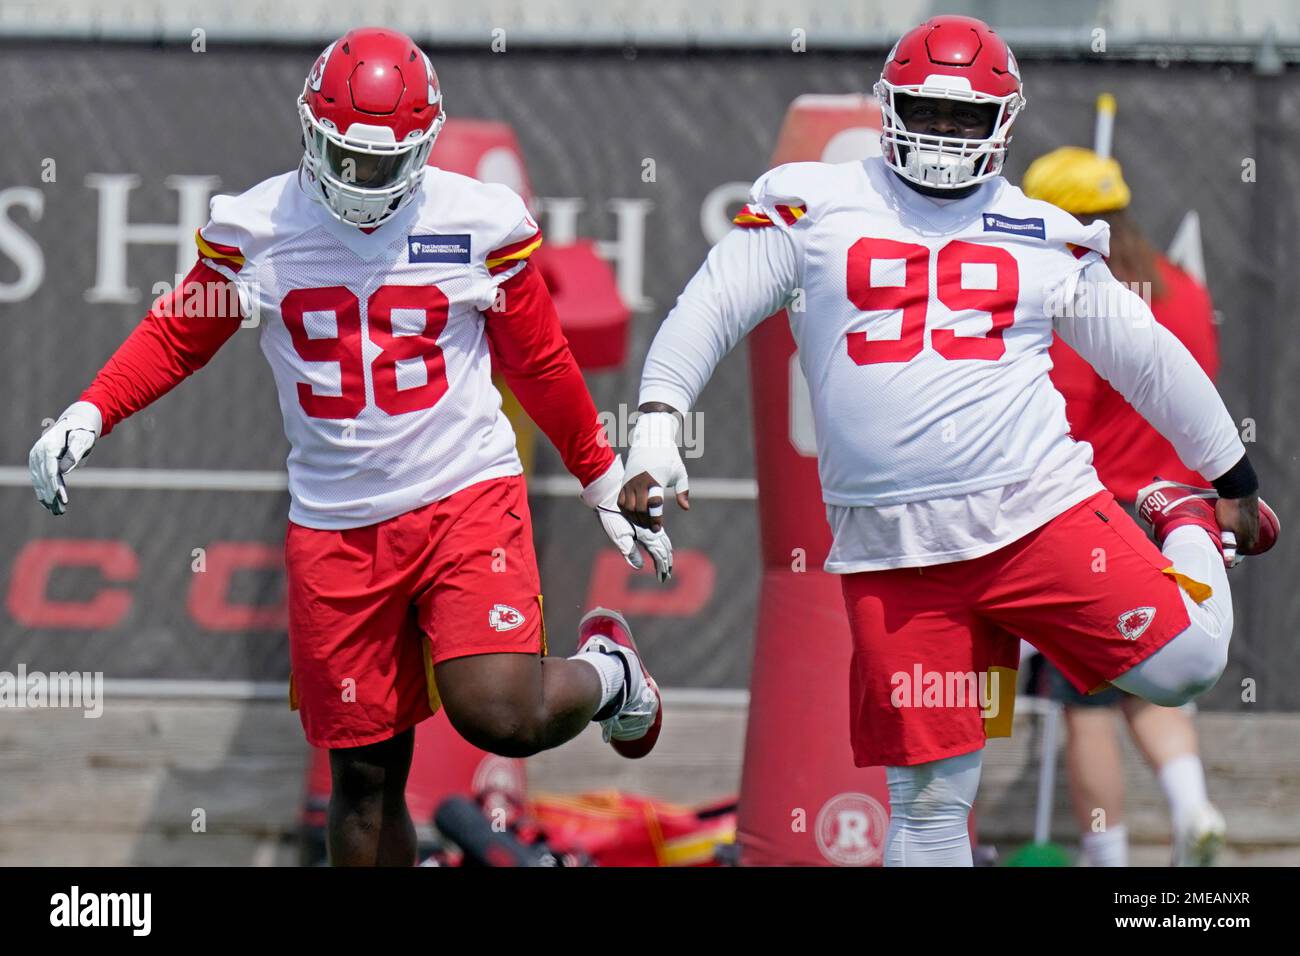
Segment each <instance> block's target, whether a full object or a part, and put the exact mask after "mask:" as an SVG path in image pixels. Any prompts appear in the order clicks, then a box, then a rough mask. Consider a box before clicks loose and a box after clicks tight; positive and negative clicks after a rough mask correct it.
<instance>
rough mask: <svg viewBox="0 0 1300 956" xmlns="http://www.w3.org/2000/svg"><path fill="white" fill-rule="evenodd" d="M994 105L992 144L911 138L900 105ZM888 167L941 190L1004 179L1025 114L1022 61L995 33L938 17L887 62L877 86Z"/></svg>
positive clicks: (979, 24)
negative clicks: (906, 100)
mask: <svg viewBox="0 0 1300 956" xmlns="http://www.w3.org/2000/svg"><path fill="white" fill-rule="evenodd" d="M900 94H902V95H905V96H915V97H924V98H930V99H947V100H959V101H961V102H964V103H993V104H996V105H997V108H998V109H997V115H996V118H995V119H994V122H993V129H992V132H991V133H990V135H989V136H988V138H987V139H963V138H961V137H957V136H933V135H928V134H921V133H913V132H910V131H909V130H908V129H907V127H906V126H905V125H904V123H903V120H902V118H901V117H900V116H899V113H898V109H897V106H898V103H897V97H898V96H899V95H900ZM876 98H877V99H879V100H880V112H881V118H882V125H883V132H882V133H881V136H880V149H881V152H882V153H883V154H884V158H885V162H886V163H888V164H889V165H890V167H891V168H892V169H893V170H894V171H895V172H896V173H898V174H899V175H900V176H903V177H904V178H906V179H908V180H910V181H911V182H914V183H917V184H918V185H921V186H928V187H932V188H935V189H960V188H962V187H965V186H970V185H972V184H974V183H981V182H983V181H984V180H986V179H991V178H992V177H994V176H996V175H997V174H998V173H999V172H1001V171H1002V163H1003V162H1004V161H1005V159H1006V155H1007V144H1008V143H1009V142H1010V141H1011V124H1012V123H1014V122H1015V121H1016V116H1017V115H1018V114H1019V113H1020V111H1021V110H1022V109H1023V108H1024V105H1025V97H1024V88H1023V87H1022V86H1021V83H1020V67H1019V66H1018V65H1017V63H1016V58H1015V55H1014V54H1013V53H1012V52H1011V49H1010V48H1009V47H1008V46H1007V45H1006V43H1004V42H1003V41H1002V38H1001V37H999V36H998V35H997V34H996V33H994V32H993V30H992V28H991V27H990V26H989V25H988V24H987V23H985V22H984V21H982V20H976V19H975V18H974V17H957V16H944V17H932V18H931V19H929V20H927V21H926V22H925V23H923V24H921V25H920V26H919V27H916V28H915V29H913V30H910V31H908V32H907V33H906V34H904V35H903V37H902V39H900V40H899V41H898V42H897V43H895V44H894V48H893V49H892V50H890V51H889V56H888V57H886V58H885V68H884V70H883V71H882V72H881V74H880V82H878V83H877V84H876Z"/></svg>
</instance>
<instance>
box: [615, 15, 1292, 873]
mask: <svg viewBox="0 0 1300 956" xmlns="http://www.w3.org/2000/svg"><path fill="white" fill-rule="evenodd" d="M876 93H877V96H878V98H879V100H880V105H881V110H882V113H883V132H882V135H881V148H882V152H883V155H882V156H880V157H877V158H872V159H867V160H864V161H860V162H850V163H841V164H833V165H832V164H826V163H792V164H789V165H786V166H780V167H778V168H776V169H774V170H772V171H770V172H768V173H767V174H765V175H764V176H762V177H760V178H759V180H758V181H757V182H756V183H755V184H754V187H753V191H752V193H751V195H750V198H749V203H748V205H746V206H745V208H744V209H743V210H742V211H741V213H740V214H739V215H738V216H737V217H736V220H735V222H736V226H737V228H735V229H733V230H732V231H731V232H730V233H729V234H728V235H727V236H726V237H725V238H723V240H722V241H721V242H719V243H718V244H717V245H716V246H715V247H714V248H713V249H712V251H711V252H710V253H709V256H708V259H707V261H706V262H705V263H704V265H703V267H702V268H701V269H700V271H699V272H698V273H697V274H696V275H695V277H694V278H693V279H692V280H691V282H690V283H689V284H688V285H687V287H686V289H685V291H684V292H683V293H682V296H681V298H680V299H679V300H678V302H677V305H676V306H675V308H674V309H673V310H672V311H671V312H670V313H669V315H668V317H667V319H665V321H664V323H663V325H662V327H661V328H660V329H659V332H658V333H657V335H656V337H655V339H654V341H653V343H652V345H651V347H650V350H649V353H648V355H647V357H646V362H645V369H644V373H643V376H642V380H641V392H640V409H641V411H642V412H643V413H644V414H643V415H642V416H641V417H640V418H639V419H638V421H637V424H636V427H635V430H634V433H633V437H632V442H631V448H630V451H629V453H628V465H627V473H628V475H629V476H630V478H629V481H628V482H627V484H626V485H625V486H624V489H623V492H622V495H621V496H620V504H621V505H622V506H623V507H624V508H625V509H626V510H628V511H630V512H634V513H635V516H636V520H638V521H640V522H642V523H643V524H644V525H645V526H647V527H650V528H653V529H656V530H661V529H662V527H663V499H664V494H665V489H673V488H675V489H676V491H677V500H678V504H679V505H681V506H682V507H688V505H689V499H688V498H687V494H688V484H687V479H686V472H685V468H684V467H683V464H682V460H681V456H680V454H679V452H678V448H677V431H678V428H679V422H678V420H677V416H678V415H679V414H680V413H684V412H687V411H688V410H689V409H690V408H691V407H692V406H693V405H694V403H695V400H696V398H697V396H698V395H699V394H700V392H701V390H702V389H703V387H704V384H705V383H706V382H707V381H708V379H709V376H710V375H711V374H712V372H713V370H714V368H715V367H716V365H717V363H718V362H719V361H720V360H721V359H722V357H723V356H724V355H725V354H726V353H727V352H728V351H729V350H730V349H731V348H733V347H734V346H735V345H736V343H737V342H739V341H740V339H741V338H743V337H744V335H745V334H746V333H747V332H749V331H750V330H751V329H752V328H754V326H755V325H756V324H757V323H758V322H759V321H760V320H762V319H763V318H764V317H765V316H768V315H771V314H772V313H774V312H776V311H778V310H779V309H781V308H783V307H786V306H787V305H788V306H789V310H788V311H789V321H790V326H791V329H792V331H793V333H794V338H795V341H796V343H797V345H798V349H799V362H800V367H801V368H802V371H803V374H804V377H805V378H806V379H807V381H808V386H809V389H810V392H811V398H812V409H813V417H814V424H815V430H816V435H817V457H818V467H819V475H820V479H821V485H822V493H823V498H824V501H825V503H826V509H827V512H826V513H827V518H828V521H829V523H830V526H831V529H832V531H833V544H832V547H831V551H830V554H829V556H828V558H827V561H826V565H825V567H826V570H827V571H830V572H832V573H835V574H840V575H843V578H842V581H843V593H844V602H845V607H846V609H847V612H848V617H849V622H850V629H851V632H852V635H853V657H852V671H851V674H850V694H851V700H850V711H851V721H852V727H851V734H852V741H853V751H854V759H855V761H856V763H857V764H858V765H859V766H872V765H883V766H885V767H886V771H887V774H886V775H887V779H888V783H889V792H890V801H891V818H890V825H889V834H888V837H887V844H886V864H887V865H894V866H897V865H908V864H922V865H970V863H971V851H970V843H969V838H968V835H967V817H968V814H969V811H970V808H971V805H972V803H973V802H974V799H975V792H976V788H977V786H978V782H979V775H980V759H981V758H980V754H981V750H982V749H983V747H984V742H985V739H986V725H985V720H984V717H985V716H989V717H990V718H992V717H993V716H994V714H995V713H1002V714H1003V715H1004V716H1005V715H1009V707H1010V704H1011V703H1012V702H1013V698H1012V700H1008V701H1005V702H999V701H988V700H984V699H983V698H984V697H985V695H984V694H978V695H976V694H971V695H966V694H964V693H963V694H960V695H956V694H954V695H952V696H953V699H951V700H949V699H944V697H943V694H942V693H938V694H936V695H935V696H934V697H933V698H932V697H931V695H930V694H929V692H928V691H927V694H926V695H925V697H924V699H923V700H922V701H921V706H917V701H916V700H914V699H913V698H912V695H907V694H895V693H894V691H895V690H896V688H897V687H898V686H900V685H899V683H898V679H899V678H900V676H901V678H902V679H903V680H904V681H905V680H907V679H908V678H909V677H910V675H911V674H913V672H914V668H918V667H919V668H921V669H923V672H924V673H927V674H937V675H939V680H940V688H941V689H942V688H945V687H964V686H969V685H968V684H966V683H965V682H966V680H969V682H970V684H973V683H974V682H975V681H974V678H975V676H977V675H978V676H981V677H982V676H983V675H986V674H996V673H998V670H999V668H1005V669H1006V670H1007V671H1014V669H1015V668H1016V666H1017V662H1018V648H1019V638H1022V637H1023V638H1025V639H1027V640H1029V641H1030V642H1031V643H1033V644H1035V645H1036V646H1037V647H1039V649H1040V650H1042V651H1043V653H1044V654H1045V655H1046V656H1047V657H1048V658H1049V659H1050V660H1052V661H1053V662H1054V663H1055V664H1056V665H1057V666H1058V667H1059V668H1060V670H1061V672H1062V673H1063V674H1064V675H1065V676H1066V678H1067V679H1068V680H1069V681H1070V682H1071V683H1072V684H1073V685H1074V686H1075V687H1076V688H1078V689H1079V690H1082V691H1088V690H1092V689H1094V688H1099V687H1104V686H1106V685H1107V684H1114V685H1115V686H1118V687H1121V688H1122V689H1124V690H1126V691H1128V692H1130V693H1133V694H1136V695H1138V696H1140V697H1143V698H1145V699H1148V700H1152V701H1155V702H1156V703H1160V704H1165V705H1177V704H1181V703H1183V702H1185V701H1187V700H1190V699H1192V698H1193V697H1195V696H1197V695H1198V694H1200V693H1202V692H1203V691H1205V690H1207V689H1208V688H1210V687H1211V686H1213V684H1214V683H1215V681H1216V680H1218V677H1219V675H1220V673H1221V672H1222V670H1223V668H1224V665H1225V663H1226V660H1227V650H1228V636H1229V634H1230V632H1231V629H1232V603H1231V600H1230V597H1229V594H1228V581H1227V577H1226V574H1225V551H1224V549H1225V537H1226V536H1235V542H1234V543H1233V544H1232V547H1235V553H1236V554H1255V553H1259V552H1261V551H1264V550H1266V549H1267V548H1269V547H1270V546H1271V545H1272V544H1273V542H1274V540H1275V539H1276V536H1277V523H1276V519H1275V517H1274V516H1273V515H1272V513H1271V512H1268V511H1267V510H1266V509H1264V508H1262V507H1261V505H1260V502H1259V500H1258V496H1257V493H1256V492H1257V481H1256V477H1255V472H1254V470H1253V469H1252V467H1251V464H1250V462H1249V460H1248V459H1247V457H1246V452H1245V448H1244V447H1243V445H1242V442H1241V439H1240V438H1239V437H1238V435H1237V431H1236V428H1235V427H1234V425H1233V420H1232V417H1231V416H1230V415H1229V413H1228V411H1227V409H1226V408H1225V407H1224V405H1223V402H1222V400H1221V399H1220V398H1219V396H1218V394H1217V392H1216V391H1215V390H1214V386H1213V385H1212V384H1211V383H1210V380H1209V379H1208V378H1207V377H1206V376H1205V373H1204V372H1202V371H1201V369H1200V367H1199V366H1198V365H1197V364H1196V362H1195V361H1194V360H1193V359H1192V358H1191V356H1190V355H1188V353H1187V350H1186V349H1185V348H1184V347H1183V346H1182V345H1181V344H1179V342H1178V340H1177V339H1176V338H1174V337H1173V336H1172V335H1171V334H1170V333H1169V332H1168V331H1167V330H1165V329H1164V328H1162V327H1161V326H1160V325H1159V324H1158V323H1156V322H1154V321H1152V319H1151V314H1150V310H1149V309H1148V308H1147V306H1146V305H1145V303H1143V302H1142V300H1141V299H1140V298H1139V297H1137V296H1136V295H1135V294H1133V293H1132V292H1130V291H1129V290H1128V289H1127V288H1126V287H1124V286H1123V285H1121V284H1120V283H1118V282H1117V281H1116V280H1115V279H1114V278H1113V277H1112V276H1111V274H1110V272H1109V270H1108V269H1107V266H1106V261H1105V257H1106V255H1107V243H1108V236H1109V230H1108V227H1107V225H1106V224H1105V222H1102V221H1097V222H1093V223H1091V224H1088V225H1084V224H1081V223H1080V222H1079V221H1078V220H1077V219H1075V218H1074V217H1073V216H1071V215H1069V214H1068V213H1065V212H1063V211H1062V210H1060V209H1058V208H1056V207H1055V206H1052V205H1049V204H1048V203H1045V202H1042V201H1037V200H1031V199H1027V198H1026V197H1025V196H1024V195H1023V193H1021V191H1020V190H1019V189H1017V188H1016V187H1014V186H1012V185H1011V184H1010V183H1008V182H1007V181H1006V180H1005V179H1004V178H1003V177H1002V176H1001V170H1002V166H1003V162H1004V160H1005V158H1006V154H1007V146H1008V143H1009V142H1010V138H1011V129H1012V126H1013V124H1014V123H1015V121H1016V117H1017V116H1018V115H1019V113H1020V111H1021V109H1022V108H1023V106H1024V103H1025V99H1024V92H1023V90H1022V87H1021V81H1020V71H1019V68H1018V67H1017V64H1016V60H1015V57H1014V56H1013V55H1012V53H1011V51H1010V50H1009V49H1008V47H1007V45H1006V43H1004V42H1003V41H1002V39H1001V38H1000V37H999V36H998V35H997V34H996V33H994V31H993V30H991V29H990V28H989V27H988V25H986V24H985V23H983V22H981V21H979V20H975V19H972V18H969V17H958V16H943V17H935V18H933V19H931V20H929V21H927V22H926V23H924V24H922V25H921V26H919V27H917V28H916V29H914V30H912V31H910V32H909V33H907V34H906V35H904V36H903V37H902V38H901V39H900V40H899V41H898V43H897V44H896V45H895V46H894V48H893V50H891V51H890V53H889V56H888V57H887V59H886V61H885V66H884V70H883V73H882V76H881V78H880V82H879V83H878V84H877V85H876ZM1054 335H1060V336H1061V338H1062V339H1064V340H1065V341H1066V342H1068V343H1069V344H1070V345H1071V346H1073V348H1074V349H1075V351H1077V352H1078V353H1079V354H1080V355H1081V356H1082V357H1083V358H1084V359H1085V360H1087V361H1088V362H1089V363H1091V364H1092V366H1093V367H1094V368H1096V369H1097V371H1098V372H1099V373H1100V374H1101V375H1102V376H1103V377H1104V378H1105V379H1106V380H1107V381H1109V382H1110V383H1111V385H1113V386H1114V387H1115V388H1116V389H1117V390H1118V391H1119V392H1120V393H1121V394H1123V395H1124V397H1125V398H1126V399H1127V400H1128V401H1129V402H1130V403H1132V405H1133V406H1134V407H1135V408H1136V409H1137V410H1138V411H1139V412H1140V413H1141V414H1142V415H1143V416H1144V417H1145V418H1146V419H1147V420H1148V421H1149V422H1151V424H1152V425H1154V426H1155V427H1156V429H1157V430H1159V431H1160V433H1161V434H1163V435H1164V436H1165V437H1166V438H1168V439H1169V441H1170V442H1171V444H1172V445H1173V446H1174V448H1175V449H1177V452H1178V454H1179V457H1180V458H1181V459H1182V460H1183V461H1184V462H1185V463H1186V464H1187V465H1188V467H1190V468H1192V469H1193V470H1195V471H1197V472H1199V473H1201V474H1203V475H1205V476H1207V478H1210V479H1211V480H1212V481H1213V485H1214V488H1213V489H1209V488H1194V487H1189V486H1181V485H1175V484H1174V483H1171V482H1160V483H1157V484H1155V485H1152V486H1149V487H1147V488H1145V489H1143V492H1142V493H1141V494H1140V495H1139V501H1138V503H1139V506H1140V510H1141V514H1142V516H1143V518H1144V519H1145V520H1147V521H1148V522H1150V523H1151V524H1152V525H1153V526H1154V530H1155V534H1156V538H1157V541H1158V542H1159V545H1160V546H1159V547H1157V546H1156V545H1155V544H1152V543H1151V542H1150V541H1149V540H1148V539H1147V537H1146V536H1145V535H1144V534H1143V533H1142V531H1141V529H1140V528H1139V527H1138V526H1137V525H1136V524H1135V523H1134V521H1133V519H1132V518H1130V517H1129V515H1128V514H1127V513H1126V512H1125V511H1124V509H1123V508H1122V507H1119V506H1118V505H1117V504H1116V502H1115V500H1114V498H1113V497H1112V496H1111V495H1110V494H1109V493H1108V492H1107V491H1106V490H1105V489H1104V487H1103V486H1102V484H1101V483H1100V482H1099V481H1098V479H1097V474H1096V472H1095V471H1094V470H1093V467H1092V451H1091V448H1090V447H1089V446H1088V445H1087V444H1086V443H1084V442H1075V441H1073V440H1072V439H1071V438H1070V436H1069V428H1068V425H1067V422H1066V416H1065V405H1064V401H1063V399H1062V397H1061V395H1060V393H1059V392H1058V391H1057V390H1056V389H1055V388H1054V387H1053V386H1052V383H1051V380H1050V379H1049V377H1048V371H1049V369H1050V368H1051V362H1050V360H1049V358H1048V348H1049V346H1050V345H1051V344H1052V340H1053V336H1054ZM1261 512H1263V513H1264V517H1265V520H1264V522H1263V524H1262V525H1261V520H1260V515H1261ZM1226 557H1227V559H1228V560H1231V559H1232V557H1233V553H1232V552H1231V551H1230V552H1229V553H1228V555H1227V556H1226ZM999 683H1000V685H1002V687H1003V689H1004V690H1010V691H1013V690H1014V688H1013V687H1012V685H1013V683H1014V682H1013V681H1012V680H1003V681H1000V682H999ZM981 684H982V686H985V687H988V688H992V687H993V682H992V680H988V681H987V683H985V682H983V681H981ZM995 707H996V709H995ZM1008 723H1009V721H1008Z"/></svg>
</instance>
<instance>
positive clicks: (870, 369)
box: [736, 159, 1109, 506]
mask: <svg viewBox="0 0 1300 956" xmlns="http://www.w3.org/2000/svg"><path fill="white" fill-rule="evenodd" d="M736 223H737V225H739V226H742V227H751V228H760V227H773V226H774V227H776V228H778V229H780V230H782V231H783V232H784V233H785V234H786V235H787V236H788V237H789V238H790V240H791V242H792V243H793V245H794V253H795V262H796V269H797V275H796V280H795V285H796V288H795V292H794V296H793V298H792V300H791V302H790V304H789V306H788V314H789V317H790V324H791V329H792V331H793V333H794V338H795V340H796V342H797V343H798V346H799V357H800V362H801V365H802V369H803V373H804V375H805V377H806V378H807V380H808V384H809V389H810V392H811V397H812V405H813V421H814V426H815V429H816V433H817V447H818V459H819V463H820V464H819V467H820V471H821V482H822V488H823V496H824V499H825V501H826V502H827V503H829V504H832V505H845V506H880V505H890V504H899V503H904V502H910V501H919V500H928V499H933V498H948V497H956V496H960V495H965V494H969V493H973V492H977V491H982V490H985V489H988V488H994V487H999V486H1005V485H1009V484H1013V483H1015V482H1019V481H1023V480H1024V479H1026V478H1028V477H1029V475H1030V474H1031V473H1032V472H1033V470H1034V468H1035V467H1036V466H1037V465H1038V464H1039V463H1040V462H1041V461H1043V460H1044V458H1046V457H1047V455H1048V454H1049V453H1050V452H1051V451H1052V450H1053V448H1054V447H1055V446H1057V445H1059V444H1061V443H1069V442H1070V441H1071V439H1070V438H1069V437H1068V431H1069V428H1068V425H1067V423H1066V418H1065V404H1064V400H1063V399H1062V398H1061V396H1060V394H1059V393H1058V392H1057V391H1056V390H1055V388H1054V387H1053V386H1052V383H1051V381H1050V379H1049V378H1048V371H1049V369H1050V368H1051V361H1050V359H1049V358H1048V351H1047V350H1048V347H1049V346H1050V345H1051V344H1052V338H1053V322H1052V314H1053V309H1054V308H1057V307H1058V304H1059V303H1060V302H1062V301H1073V289H1072V291H1071V295H1070V296H1069V297H1067V296H1066V295H1065V293H1064V291H1063V290H1064V289H1065V287H1066V286H1067V284H1069V282H1070V280H1071V279H1072V277H1076V276H1077V275H1078V273H1079V271H1080V270H1081V269H1082V267H1083V266H1085V265H1087V264H1088V263H1089V262H1093V261H1096V260H1097V258H1098V257H1099V256H1104V255H1105V254H1106V253H1107V252H1108V242H1109V227H1108V226H1107V225H1106V224H1105V223H1104V222H1096V223H1094V224H1092V225H1089V226H1084V225H1082V224H1080V223H1079V222H1078V221H1077V220H1076V219H1075V218H1074V217H1073V216H1070V215H1069V214H1067V213H1064V212H1062V211H1061V210H1059V209H1057V208H1056V207H1054V206H1051V205H1048V204H1047V203H1044V202H1040V201H1037V200H1031V199H1027V198H1026V197H1025V196H1024V194H1023V193H1021V191H1020V190H1019V189H1017V188H1016V187H1014V186H1012V185H1011V184H1009V183H1008V182H1007V181H1006V180H1005V179H1003V178H1002V177H996V178H994V179H992V180H990V181H989V182H986V183H984V184H982V185H980V186H978V187H977V188H976V189H975V191H974V192H973V193H971V194H970V195H968V196H965V197H964V198H960V199H932V198H929V197H927V196H925V195H922V194H921V193H919V192H917V191H915V190H913V189H911V188H910V187H908V186H907V185H905V184H904V183H903V182H901V181H900V180H899V179H898V178H897V177H896V176H895V175H894V174H893V173H891V172H890V171H889V170H888V169H887V168H886V167H885V165H884V164H883V163H882V162H881V161H880V160H879V159H869V160H867V161H865V162H854V163H844V164H836V165H829V164H823V163H794V164H790V165H787V166H781V167H778V168H776V169H774V170H772V171H771V172H769V173H767V174H766V175H765V176H763V177H762V178H761V179H759V180H758V182H757V183H756V184H755V186H754V190H753V194H752V196H751V201H750V203H749V205H747V206H746V207H745V209H744V210H742V212H741V214H740V215H739V216H737V218H736Z"/></svg>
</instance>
